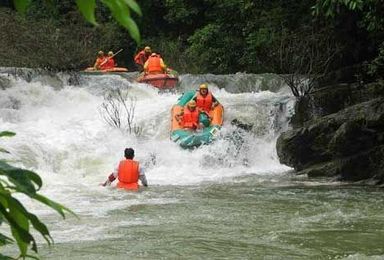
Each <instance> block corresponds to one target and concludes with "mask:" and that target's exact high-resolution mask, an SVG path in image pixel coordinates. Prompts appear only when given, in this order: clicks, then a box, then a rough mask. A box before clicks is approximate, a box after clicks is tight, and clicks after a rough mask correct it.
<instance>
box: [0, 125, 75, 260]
mask: <svg viewBox="0 0 384 260" xmlns="http://www.w3.org/2000/svg"><path fill="white" fill-rule="evenodd" d="M13 135H15V134H14V133H12V132H7V131H3V132H0V137H4V136H13ZM0 176H1V177H2V178H1V179H0V224H1V225H2V224H5V223H6V224H8V225H9V227H10V230H11V234H12V236H13V238H14V240H13V239H12V238H9V237H7V236H5V235H4V234H1V233H0V246H1V245H6V244H11V243H14V242H16V244H17V246H18V248H19V251H20V257H23V258H25V257H27V256H29V255H28V247H29V246H31V249H32V250H33V251H34V252H36V253H37V243H36V240H35V238H34V236H33V235H32V234H31V231H30V229H31V227H33V228H34V229H35V230H36V231H37V232H38V233H40V234H41V235H42V236H43V238H44V239H45V240H46V241H47V243H48V244H51V243H53V239H52V237H51V235H50V233H49V230H48V228H47V227H46V225H45V224H44V223H43V222H41V221H40V219H39V218H38V217H37V216H36V215H34V214H32V213H31V212H29V211H28V210H27V209H26V208H25V207H24V205H23V204H22V203H21V202H20V201H19V200H18V199H16V198H15V197H14V194H16V193H21V194H24V195H26V196H27V197H29V198H31V199H33V200H35V201H39V202H40V203H43V204H45V205H47V206H48V207H50V208H52V209H53V210H55V211H56V212H58V213H59V214H60V215H61V216H62V217H63V218H64V217H65V212H70V213H72V214H74V213H73V212H72V211H71V210H69V209H68V208H66V207H64V206H62V205H60V204H59V203H56V202H54V201H52V200H50V199H48V198H46V197H44V196H43V195H41V194H38V191H39V189H40V188H41V187H42V185H43V182H42V180H41V178H40V176H39V175H37V174H36V173H34V172H32V171H29V170H25V169H21V168H18V167H14V166H12V165H10V164H9V163H7V162H6V161H5V160H0ZM29 257H31V256H29ZM0 258H4V259H10V258H9V257H7V256H4V255H1V254H0Z"/></svg>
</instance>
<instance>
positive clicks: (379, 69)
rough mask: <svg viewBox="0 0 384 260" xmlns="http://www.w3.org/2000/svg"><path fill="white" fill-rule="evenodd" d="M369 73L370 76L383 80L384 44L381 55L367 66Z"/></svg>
mask: <svg viewBox="0 0 384 260" xmlns="http://www.w3.org/2000/svg"><path fill="white" fill-rule="evenodd" d="M367 73H368V74H369V75H370V76H373V77H377V78H381V79H382V78H383V77H384V42H382V43H381V45H380V47H379V54H378V55H377V57H376V58H375V59H373V60H372V62H370V63H369V64H368V66H367Z"/></svg>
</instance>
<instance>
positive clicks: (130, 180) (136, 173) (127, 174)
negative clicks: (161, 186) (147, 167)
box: [102, 148, 148, 190]
mask: <svg viewBox="0 0 384 260" xmlns="http://www.w3.org/2000/svg"><path fill="white" fill-rule="evenodd" d="M124 157H125V159H123V160H121V161H120V163H119V165H118V167H117V168H116V169H115V171H114V172H113V173H111V174H110V175H109V176H108V179H107V180H106V181H105V182H104V183H103V184H102V186H107V185H108V186H109V185H111V183H112V182H113V181H114V180H115V179H116V178H117V179H118V181H119V182H118V183H117V187H118V188H121V189H127V190H138V189H139V180H140V181H141V184H142V185H143V186H145V187H147V186H148V182H147V178H146V176H145V173H144V171H143V168H142V167H140V165H139V162H138V161H135V160H133V158H134V157H135V151H134V150H133V149H132V148H125V150H124Z"/></svg>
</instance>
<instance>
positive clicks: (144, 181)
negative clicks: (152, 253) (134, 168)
mask: <svg viewBox="0 0 384 260" xmlns="http://www.w3.org/2000/svg"><path fill="white" fill-rule="evenodd" d="M139 180H140V181H141V184H143V186H145V187H147V186H148V182H147V177H146V176H145V172H144V169H143V168H142V167H140V168H139Z"/></svg>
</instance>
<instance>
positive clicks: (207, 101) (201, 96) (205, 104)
mask: <svg viewBox="0 0 384 260" xmlns="http://www.w3.org/2000/svg"><path fill="white" fill-rule="evenodd" d="M193 100H194V101H195V102H196V105H197V108H198V109H199V110H200V111H201V112H205V113H206V114H207V115H209V112H210V111H211V110H212V109H214V108H215V107H216V106H217V105H219V104H220V103H219V101H217V99H216V98H215V97H214V96H213V95H212V93H211V92H210V91H209V90H208V84H206V83H203V84H200V86H199V90H198V92H197V95H196V96H195V97H194V98H193Z"/></svg>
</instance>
